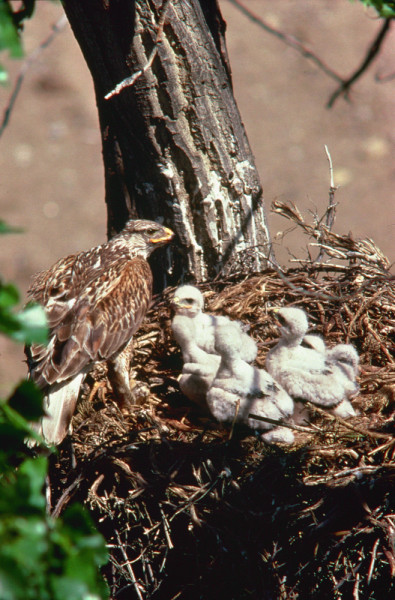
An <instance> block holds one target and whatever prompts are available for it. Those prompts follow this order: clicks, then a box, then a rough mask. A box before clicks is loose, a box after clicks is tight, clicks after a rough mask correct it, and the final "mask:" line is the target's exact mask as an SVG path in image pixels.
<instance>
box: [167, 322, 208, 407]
mask: <svg viewBox="0 0 395 600" xmlns="http://www.w3.org/2000/svg"><path fill="white" fill-rule="evenodd" d="M195 329H196V323H194V322H193V319H190V318H189V317H187V316H184V315H176V316H175V317H174V319H173V321H172V330H173V335H174V338H175V340H176V341H177V343H178V344H179V345H180V347H181V351H182V356H183V360H184V365H183V368H182V373H181V377H180V380H179V385H180V389H181V391H182V392H183V393H184V394H185V396H186V397H187V398H189V399H190V400H191V401H192V402H195V403H196V404H199V405H200V406H202V407H205V408H207V404H206V394H207V391H208V389H209V388H210V386H211V384H212V382H213V379H214V377H215V375H216V373H217V371H218V367H219V363H220V357H219V356H218V355H217V354H209V353H208V352H205V351H204V350H202V349H201V348H199V346H198V345H197V343H196V341H195V338H196V335H195Z"/></svg>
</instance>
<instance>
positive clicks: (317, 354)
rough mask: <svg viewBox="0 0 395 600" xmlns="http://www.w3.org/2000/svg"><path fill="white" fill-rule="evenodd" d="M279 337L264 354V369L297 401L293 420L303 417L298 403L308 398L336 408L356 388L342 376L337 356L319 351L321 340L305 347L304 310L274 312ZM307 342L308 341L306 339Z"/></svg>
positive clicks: (306, 325)
mask: <svg viewBox="0 0 395 600" xmlns="http://www.w3.org/2000/svg"><path fill="white" fill-rule="evenodd" d="M276 320H277V321H278V323H279V326H280V333H281V338H280V341H279V342H278V343H277V344H276V346H275V347H274V348H272V349H271V350H269V352H268V354H267V356H266V368H267V370H268V371H269V373H270V374H271V375H272V376H273V377H274V378H275V379H276V381H278V382H279V383H280V384H281V385H282V386H283V388H284V389H285V390H286V391H287V392H288V394H289V395H290V396H291V397H292V398H293V399H294V400H295V401H297V410H296V411H295V413H294V420H295V421H301V420H302V419H305V418H306V411H305V409H304V407H303V408H302V407H301V406H300V402H303V401H309V402H312V403H313V404H316V405H317V406H321V407H323V408H330V409H335V408H336V407H338V406H339V405H340V404H341V403H342V402H343V401H344V400H345V399H346V398H348V397H349V396H350V395H351V394H353V393H354V392H356V391H357V389H358V388H357V385H356V383H355V381H352V380H351V379H349V378H348V377H346V376H344V374H343V371H342V369H341V367H340V365H339V363H338V361H337V360H336V359H331V357H330V356H329V357H328V356H327V353H326V352H322V342H321V344H320V342H319V341H318V340H313V342H314V341H315V344H314V347H312V346H311V344H310V347H308V344H307V343H306V342H305V343H304V345H303V340H304V338H305V335H306V333H307V330H308V320H307V315H306V313H305V312H304V311H303V310H302V309H300V308H295V307H286V308H280V309H279V310H278V311H277V312H276ZM307 341H308V340H307ZM299 412H300V414H299V416H297V415H298V413H299Z"/></svg>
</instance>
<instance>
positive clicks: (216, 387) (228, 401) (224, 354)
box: [207, 324, 294, 444]
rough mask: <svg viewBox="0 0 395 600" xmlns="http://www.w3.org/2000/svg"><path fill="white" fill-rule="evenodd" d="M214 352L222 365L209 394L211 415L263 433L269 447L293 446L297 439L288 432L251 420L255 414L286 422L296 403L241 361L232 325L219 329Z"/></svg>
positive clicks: (281, 428)
mask: <svg viewBox="0 0 395 600" xmlns="http://www.w3.org/2000/svg"><path fill="white" fill-rule="evenodd" d="M215 349H216V351H217V352H218V353H219V354H220V355H221V364H220V367H219V369H218V372H217V375H216V377H215V379H214V381H213V383H212V386H211V388H210V390H209V391H208V393H207V404H208V407H209V409H210V411H211V413H212V415H213V416H214V417H215V418H216V419H217V420H218V421H219V422H221V423H228V424H230V423H232V422H233V420H234V419H235V420H236V422H239V423H243V424H245V425H248V427H251V428H252V429H255V430H258V431H262V432H264V433H263V434H262V439H263V440H264V441H266V442H267V443H277V442H279V443H286V444H292V442H293V441H294V435H293V433H292V431H291V430H290V429H289V428H286V427H281V426H276V425H273V424H271V423H267V422H265V421H258V420H257V419H253V418H250V417H249V414H250V413H252V414H255V415H258V416H261V417H265V418H270V419H275V420H276V421H282V422H284V421H286V420H287V419H289V417H290V416H291V415H292V412H293V408H294V406H293V401H292V399H291V398H290V396H289V395H288V394H287V393H286V392H285V390H283V389H282V387H281V386H280V385H279V384H278V383H276V382H275V381H274V380H273V378H272V377H271V376H270V375H269V374H268V373H266V371H264V370H263V369H257V368H255V367H252V366H251V365H249V364H248V363H247V362H246V361H244V360H242V358H241V338H238V339H237V340H235V336H234V330H233V327H232V326H231V325H230V324H224V325H220V326H218V327H217V328H216V331H215ZM238 402H240V404H239V408H238V412H237V406H238ZM236 412H237V415H236Z"/></svg>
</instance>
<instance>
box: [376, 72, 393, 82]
mask: <svg viewBox="0 0 395 600" xmlns="http://www.w3.org/2000/svg"><path fill="white" fill-rule="evenodd" d="M392 79H395V71H394V72H393V73H388V74H387V75H379V74H378V73H377V74H376V75H375V76H374V80H375V81H377V83H387V81H392Z"/></svg>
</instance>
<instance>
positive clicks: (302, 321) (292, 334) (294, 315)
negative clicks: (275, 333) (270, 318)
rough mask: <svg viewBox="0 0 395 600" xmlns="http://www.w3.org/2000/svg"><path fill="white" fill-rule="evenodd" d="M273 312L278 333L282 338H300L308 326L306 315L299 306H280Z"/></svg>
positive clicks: (288, 339)
mask: <svg viewBox="0 0 395 600" xmlns="http://www.w3.org/2000/svg"><path fill="white" fill-rule="evenodd" d="M274 312H275V317H274V318H275V321H277V323H278V325H279V328H280V333H281V336H282V338H283V339H285V340H287V341H291V340H296V339H299V338H300V339H302V338H303V337H304V336H305V334H306V333H307V330H308V328H309V324H308V321H307V315H306V313H305V312H304V310H302V309H301V308H294V307H292V306H290V307H285V308H280V309H278V310H276V311H274Z"/></svg>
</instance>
